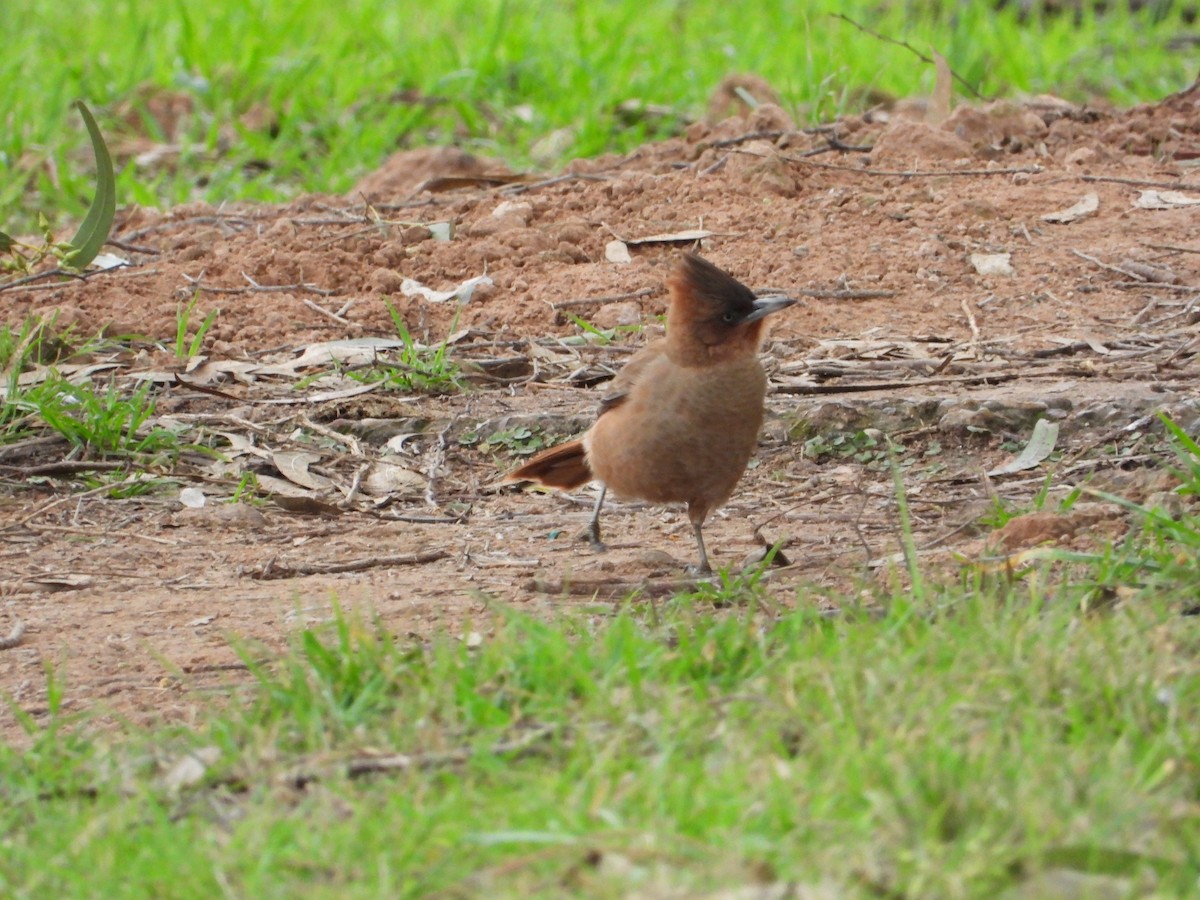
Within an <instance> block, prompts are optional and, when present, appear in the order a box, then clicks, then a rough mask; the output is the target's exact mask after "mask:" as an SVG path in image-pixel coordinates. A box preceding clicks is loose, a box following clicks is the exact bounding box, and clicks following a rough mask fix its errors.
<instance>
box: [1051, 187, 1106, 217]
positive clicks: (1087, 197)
mask: <svg viewBox="0 0 1200 900" xmlns="http://www.w3.org/2000/svg"><path fill="white" fill-rule="evenodd" d="M1099 208H1100V196H1099V194H1094V193H1093V194H1084V195H1083V197H1082V198H1081V199H1080V200H1079V202H1078V203H1076V204H1075V205H1074V206H1069V207H1067V208H1066V209H1060V210H1058V211H1057V212H1052V213H1046V214H1045V215H1044V216H1042V221H1043V222H1057V223H1058V224H1060V225H1066V224H1067V223H1069V222H1074V221H1075V220H1076V219H1082V218H1083V217H1084V216H1090V215H1091V214H1092V213H1094V212H1095V211H1096V210H1098V209H1099Z"/></svg>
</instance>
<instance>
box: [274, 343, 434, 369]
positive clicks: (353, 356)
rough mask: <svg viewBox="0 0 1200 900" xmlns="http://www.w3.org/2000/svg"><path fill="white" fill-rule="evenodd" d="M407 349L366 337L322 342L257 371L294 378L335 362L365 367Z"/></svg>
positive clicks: (399, 345) (396, 344) (400, 344)
mask: <svg viewBox="0 0 1200 900" xmlns="http://www.w3.org/2000/svg"><path fill="white" fill-rule="evenodd" d="M403 346H404V341H402V340H400V339H399V338H381V337H364V338H345V339H344V340H339V341H322V342H320V343H318V344H309V345H308V346H307V347H305V348H304V352H303V353H301V354H300V355H299V356H297V357H296V358H295V359H293V360H292V361H291V362H289V363H276V364H274V365H270V366H262V367H260V368H259V369H258V370H257V371H258V372H260V373H264V374H267V375H294V374H295V373H296V372H297V371H298V370H300V369H313V368H317V367H318V366H325V365H328V364H329V363H331V362H335V361H336V362H339V363H342V364H343V365H345V366H363V365H367V364H368V363H372V362H374V361H375V360H376V359H378V357H379V354H380V353H386V352H387V351H389V350H397V349H400V348H402V347H403ZM417 346H418V348H419V347H420V345H417Z"/></svg>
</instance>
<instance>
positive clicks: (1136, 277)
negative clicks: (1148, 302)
mask: <svg viewBox="0 0 1200 900" xmlns="http://www.w3.org/2000/svg"><path fill="white" fill-rule="evenodd" d="M1071 252H1072V253H1074V254H1075V255H1076V256H1078V257H1079V258H1080V259H1084V260H1087V261H1088V262H1090V263H1091V264H1092V265H1093V266H1096V267H1098V268H1101V269H1105V270H1107V271H1109V272H1116V273H1117V274H1118V275H1124V276H1125V277H1126V278H1132V279H1133V280H1134V281H1136V282H1137V283H1138V286H1139V287H1141V286H1142V285H1143V284H1145V282H1146V278H1145V277H1143V276H1142V275H1139V274H1138V273H1137V272H1134V271H1133V270H1131V269H1123V268H1121V267H1120V266H1113V265H1109V264H1108V263H1106V262H1103V261H1101V260H1099V259H1096V257H1094V256H1090V255H1089V254H1087V253H1084V252H1083V251H1082V250H1076V249H1075V248H1074V247H1072V248H1071Z"/></svg>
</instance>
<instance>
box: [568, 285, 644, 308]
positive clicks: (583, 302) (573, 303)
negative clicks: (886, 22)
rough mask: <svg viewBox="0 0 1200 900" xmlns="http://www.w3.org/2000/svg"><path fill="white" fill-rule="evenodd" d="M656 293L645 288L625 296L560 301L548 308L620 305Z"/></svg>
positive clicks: (612, 295)
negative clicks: (622, 302) (606, 304)
mask: <svg viewBox="0 0 1200 900" xmlns="http://www.w3.org/2000/svg"><path fill="white" fill-rule="evenodd" d="M656 293H658V291H657V289H656V288H648V287H646V288H640V289H638V290H636V291H630V292H629V293H627V294H609V295H608V296H605V297H579V298H577V299H574V300H562V301H560V302H558V303H551V304H550V308H551V309H553V310H559V309H574V308H575V307H577V306H599V305H600V304H603V303H620V302H621V301H622V300H637V299H639V298H641V297H650V296H652V295H654V294H656Z"/></svg>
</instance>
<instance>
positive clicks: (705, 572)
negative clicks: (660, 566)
mask: <svg viewBox="0 0 1200 900" xmlns="http://www.w3.org/2000/svg"><path fill="white" fill-rule="evenodd" d="M683 571H684V572H685V573H686V574H688V575H693V576H695V577H697V578H709V577H711V576H712V573H713V570H712V566H710V565H709V564H708V563H705V564H704V565H702V566H698V565H696V564H695V563H689V564H688V565H686V566H684V567H683Z"/></svg>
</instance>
